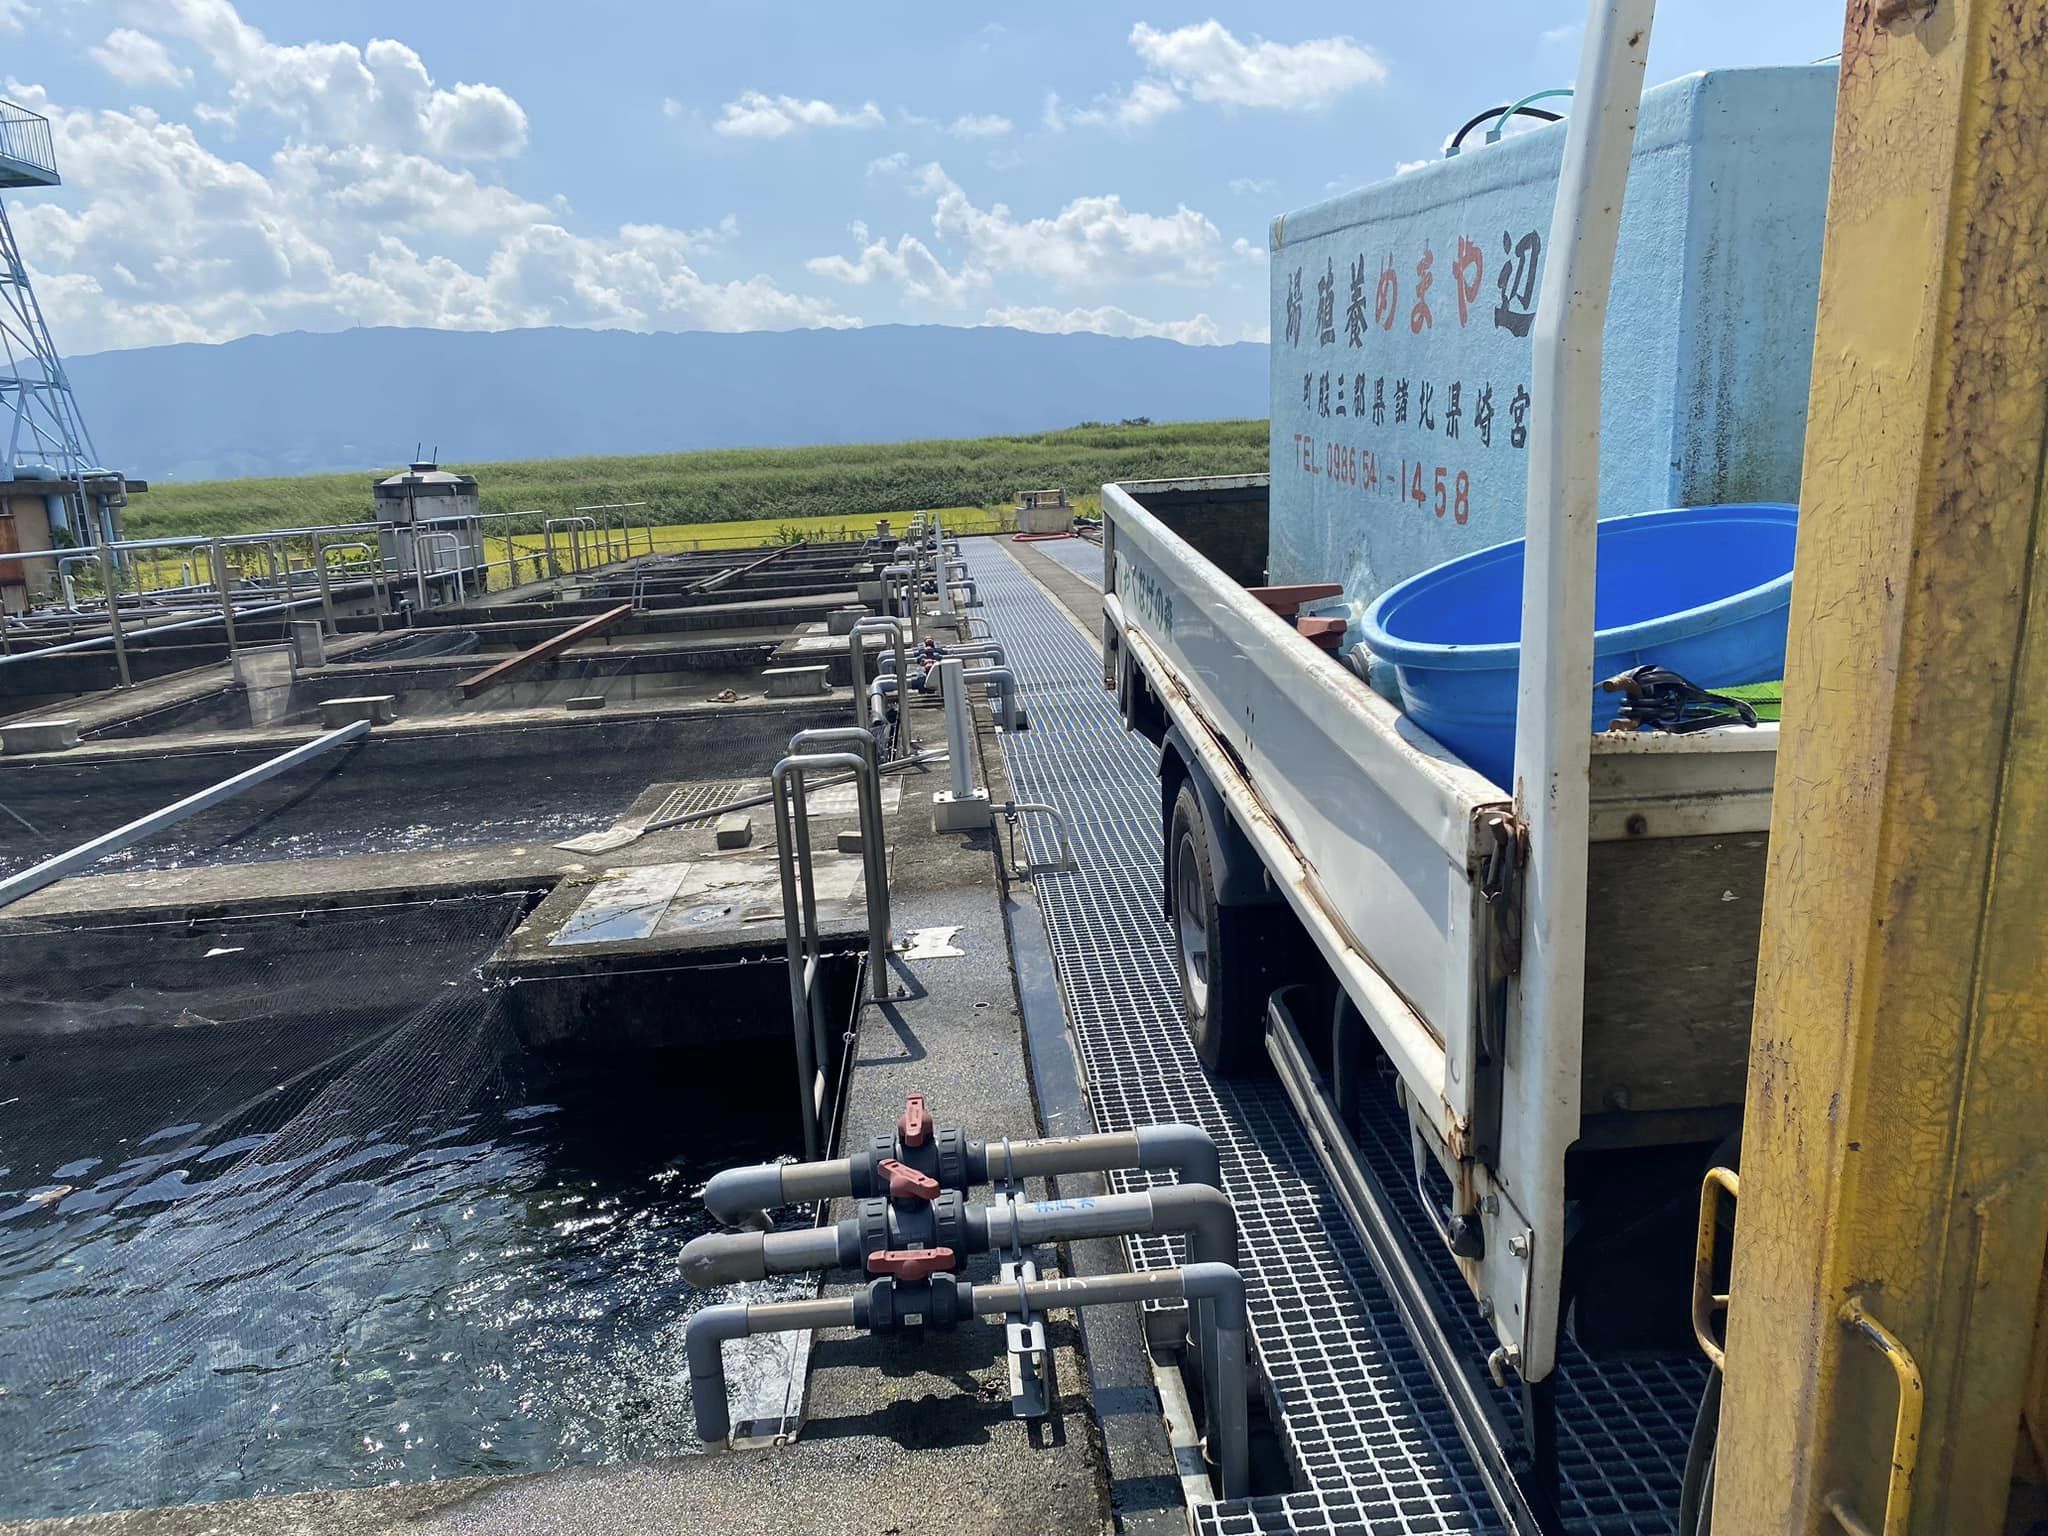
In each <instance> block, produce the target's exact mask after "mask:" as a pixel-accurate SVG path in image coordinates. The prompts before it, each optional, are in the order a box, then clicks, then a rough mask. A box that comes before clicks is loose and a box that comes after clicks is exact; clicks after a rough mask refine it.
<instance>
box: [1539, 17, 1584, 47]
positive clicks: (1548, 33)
mask: <svg viewBox="0 0 2048 1536" xmlns="http://www.w3.org/2000/svg"><path fill="white" fill-rule="evenodd" d="M1584 27H1585V23H1584V22H1580V21H1568V22H1566V23H1565V24H1564V25H1563V26H1561V27H1545V28H1544V29H1543V31H1542V33H1541V34H1540V36H1541V41H1542V43H1543V46H1544V47H1546V48H1556V47H1559V46H1560V45H1562V44H1564V43H1575V42H1577V41H1578V40H1579V33H1580V32H1581V31H1582V30H1583V29H1584Z"/></svg>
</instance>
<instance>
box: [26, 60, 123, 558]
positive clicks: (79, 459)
mask: <svg viewBox="0 0 2048 1536" xmlns="http://www.w3.org/2000/svg"><path fill="white" fill-rule="evenodd" d="M61 181H62V178H61V177H59V176H58V174H57V153H56V145H55V142H54V140H53V139H52V137H51V134H50V124H49V120H48V119H47V118H45V117H42V116H40V115H39V114H37V113H34V112H31V111H29V110H28V109H27V108H26V107H22V106H17V105H16V104H15V103H13V102H11V101H0V191H7V190H12V189H14V188H18V187H54V186H58V185H60V184H61ZM0 368H4V370H5V371H4V372H0V434H4V437H5V443H4V449H0V480H10V479H13V480H48V481H57V482H62V483H64V485H65V487H66V489H65V491H64V492H63V493H62V500H63V501H64V502H65V503H66V504H67V506H66V511H67V512H68V513H69V514H70V517H69V521H70V522H71V530H70V531H71V533H72V535H73V536H74V537H75V538H77V539H78V541H79V542H80V543H92V542H97V541H98V540H100V539H104V538H109V537H111V536H112V535H113V528H112V526H111V521H110V519H111V514H112V509H113V508H114V507H117V506H119V505H120V504H121V502H122V501H123V500H124V499H125V496H124V491H125V486H124V484H123V482H122V481H121V479H120V477H119V476H117V475H114V474H113V473H111V472H110V471H108V470H105V469H103V468H101V467H100V465H99V454H98V452H97V450H96V449H95V448H94V447H93V441H92V434H91V433H90V432H88V431H87V430H86V425H85V417H84V415H83V414H82V413H81V412H80V411H79V409H78V400H77V397H76V396H74V395H73V394H72V392H71V381H70V379H69V378H67V377H66V375H65V372H64V362H63V359H62V358H61V357H59V356H58V353H57V347H56V343H55V342H53V341H52V340H51V339H50V327H49V325H48V323H47V322H46V321H45V320H44V319H43V311H42V306H41V305H40V304H38V303H37V302H36V295H35V289H34V287H33V286H32V285H31V284H30V282H29V277H28V269H27V267H26V266H25V265H23V263H22V259H21V251H20V249H19V247H17V246H16V244H15V240H14V229H13V226H12V225H11V224H9V222H8V219H7V207H6V203H5V201H4V200H0Z"/></svg>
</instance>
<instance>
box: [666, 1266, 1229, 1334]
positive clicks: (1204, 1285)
mask: <svg viewBox="0 0 2048 1536" xmlns="http://www.w3.org/2000/svg"><path fill="white" fill-rule="evenodd" d="M1180 1279H1181V1294H1183V1295H1184V1296H1186V1297H1187V1298H1188V1300H1190V1301H1206V1302H1208V1303H1209V1304H1210V1305H1212V1306H1213V1307H1215V1309H1216V1327H1217V1329H1218V1330H1219V1331H1222V1332H1228V1331H1230V1330H1232V1329H1238V1330H1242V1329H1243V1328H1244V1327H1245V1326H1246V1322H1245V1319H1246V1313H1245V1305H1244V1277H1243V1276H1242V1275H1240V1274H1239V1273H1238V1272H1237V1270H1236V1269H1235V1268H1234V1267H1233V1266H1231V1265H1229V1264H1184V1265H1182V1266H1181V1271H1180ZM698 1316H699V1317H701V1316H703V1314H702V1313H701V1312H700V1313H699V1314H698ZM695 1320H696V1319H694V1318H693V1319H691V1321H692V1322H693V1323H694V1322H695Z"/></svg>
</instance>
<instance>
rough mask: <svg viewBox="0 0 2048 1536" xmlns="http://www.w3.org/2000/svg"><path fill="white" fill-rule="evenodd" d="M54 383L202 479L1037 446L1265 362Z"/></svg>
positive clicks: (670, 361)
mask: <svg viewBox="0 0 2048 1536" xmlns="http://www.w3.org/2000/svg"><path fill="white" fill-rule="evenodd" d="M67 366H68V367H69V369H70V371H71V379H72V384H73V387H74V388H75V389H76V390H77V393H78V397H79V403H80V405H81V407H82V408H83V410H84V412H85V416H86V420H87V422H88V423H89V424H90V426H91V429H92V434H93V438H94V441H95V442H96V444H97V445H98V447H99V450H100V453H101V455H102V457H104V458H105V459H106V460H107V462H108V463H109V465H110V466H112V467H115V468H119V469H121V470H123V471H125V472H127V473H128V474H130V475H134V476H139V477H141V478H144V479H150V480H164V479H178V480H206V479H219V478H225V477H232V476H243V475H289V474H302V473H309V472H312V471H316V470H345V469H367V468H373V467H376V466H380V465H386V464H397V463H402V462H404V461H405V460H407V459H410V458H411V457H412V456H413V451H414V444H415V443H423V444H425V445H426V450H427V451H428V452H432V451H433V449H434V447H435V446H436V445H437V444H438V445H439V449H440V454H441V456H442V457H443V458H445V459H447V460H449V461H451V462H453V461H461V462H469V463H474V462H478V461H483V460H492V459H539V458H555V457H559V456H563V455H570V454H610V453H660V452H678V451H682V450H686V449H694V448H738V447H778V446H785V445H790V444H799V443H853V442H887V441H893V440H898V439H904V438H924V437H982V436H987V435H990V434H1007V433H1022V432H1038V431H1045V430H1049V429H1051V428H1054V427H1066V426H1073V425H1075V424H1076V423H1078V422H1082V421H1118V420H1121V419H1123V418H1126V417H1134V416H1146V417H1150V418H1152V419H1153V420H1155V421H1202V420H1211V419H1215V418H1219V417H1247V416H1249V417H1260V416H1264V415H1265V414H1266V387H1267V377H1266V348H1265V347H1264V346H1263V345H1258V344H1255V343H1238V344H1236V345H1234V346H1227V347H1189V346H1182V345H1181V344H1179V343H1178V342H1172V341H1164V340H1158V339H1153V338H1145V339H1126V338H1121V337H1113V336H1097V335H1092V334H1086V333H1080V334H1073V335H1043V334H1039V333H1037V332H1032V331H1013V330H1002V329H997V328H994V327H982V328H972V329H970V328H964V327H957V326H905V325H880V326H869V327H866V328H864V329H861V330H845V331H749V332H744V333H740V334H719V333H713V332H707V331H686V332H657V333H643V332H632V331H586V330H567V329H562V328H559V327H556V328H547V329H537V330H521V331H491V332H479V331H434V330H406V329H395V328H384V329H364V330H351V331H340V332H334V333H327V334H313V333H309V332H303V331H296V332H292V333H291V334H289V335H283V336H251V337H247V338H245V339H243V340H240V341H231V342H226V343H224V344H222V345H218V346H204V345H195V344H181V345H177V346H168V347H142V348H138V349H135V350H133V351H124V352H99V353H93V354H90V355H88V356H84V357H77V358H72V359H70V360H69V361H68V363H67Z"/></svg>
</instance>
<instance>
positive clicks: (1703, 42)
mask: <svg viewBox="0 0 2048 1536" xmlns="http://www.w3.org/2000/svg"><path fill="white" fill-rule="evenodd" d="M1659 11H1660V14H1659V16H1658V19H1657V28H1656V32H1655V36H1654V38H1653V46H1652V52H1651V59H1650V78H1651V79H1652V80H1653V81H1656V80H1664V79H1669V78H1671V77H1672V76H1674V75H1678V74H1682V73H1685V72H1688V71H1691V70H1695V69H1702V68H1708V67H1716V66H1732V65H1748V64H1790V63H1806V62H1809V61H1811V60H1813V59H1816V58H1820V57H1823V56H1827V55H1830V54H1832V53H1833V52H1834V51H1835V49H1836V48H1837V46H1838V45H1839V40H1840V36H1841V11H1840V9H1839V7H1838V6H1835V5H1832V4H1814V3H1805V4H1800V3H1793V4H1786V3H1783V0H1775V3H1774V0H1665V3H1664V4H1663V5H1662V6H1660V8H1659ZM1583 14H1584V12H1583V10H1582V9H1581V8H1580V7H1579V6H1577V5H1575V4H1572V3H1570V0H1529V3H1525V4H1506V3H1500V0H1464V3H1461V4H1422V5H1415V6H1405V7H1394V6H1362V5H1356V4H1353V5H1346V6H1338V5H1334V4H1322V3H1312V4H1297V5H1287V6H1273V5H1265V6H1256V5H1242V4H1197V5H1196V6H1194V7H1193V8H1178V7H1175V6H1170V5H1168V6H1162V5H1157V4H1151V3H1139V4H1135V5H1129V6H1124V5H1109V4H1065V3H1040V4H1036V5H1033V6H1030V7H1010V6H989V7H981V8H976V7H969V6H939V5H929V4H924V5H913V4H838V5H796V4H772V3H770V4H764V3H758V0H756V3H749V4H745V5H721V6H712V5H698V4H681V3H677V4H663V5H653V4H630V3H627V0H582V3H579V4H575V5H566V6H565V5H551V6H547V7H539V6H525V5H516V4H502V3H501V4H484V3H472V0H433V3H431V4H425V5H422V4H418V3H412V4H401V3H395V0H346V3H326V4H322V5H319V6H317V7H315V6H308V5H305V4H303V3H301V4H289V3H284V0H0V89H4V91H5V93H6V94H7V95H8V96H9V97H11V98H13V99H14V100H17V101H21V102H23V103H25V104H26V105H29V106H31V107H33V108H35V109H36V110H38V111H44V112H47V113H49V114H50V115H51V117H52V118H53V120H54V123H55V127H56V131H57V143H58V154H59V157H60V161H61V165H62V169H63V172H64V175H65V178H66V183H67V184H66V185H65V186H64V187H63V188H61V189H57V190H53V191H31V192H23V193H20V194H17V195H15V196H14V197H13V198H12V199H11V200H10V202H9V205H8V207H9V213H10V216H11V217H12V219H13V221H14V224H15V229H16V233H17V236H18V237H19V239H20V242H21V245H22V247H23V251H24V254H25V255H26V257H27V259H28V261H29V263H30V265H31V267H32V269H33V271H34V273H35V276H36V280H37V286H38V292H39V294H40V295H41V297H42V300H43V303H44V307H45V309H46V311H47V313H48V316H49V320H50V324H51V327H52V329H53V331H54V332H55V334H56V337H57V340H58V343H59V345H60V346H61V347H62V348H64V349H65V350H66V351H68V352H72V353H82V352H89V351H97V350H103V349H106V348H112V347H126V346H142V345H151V344H156V343H162V342H169V341H225V340H229V339H232V338H233V337H236V336H241V335H247V334H251V333H258V332H274V331H285V330H300V329H306V330H336V329H341V328H344V327H347V326H351V325H380V324H382V325H434V326H452V327H464V328H484V329H501V328H506V327H511V326H523V325H543V324H564V325H594V326H618V327H624V328H629V329H641V330H704V329H711V330H747V329H755V328H764V327H772V328H780V327H789V326H801V325H854V324H870V325H872V324H882V323H888V322H917V323H936V324H947V325H980V324H1011V325H1020V326H1025V327H1028V328H1032V329H1039V330H1061V329H1089V330H1102V331H1109V332H1113V333H1117V334H1160V335H1167V336H1172V337H1175V338H1177V339H1180V340H1183V341H1189V342H1197V343H1214V342H1230V341H1240V340H1262V339H1264V336H1265V327H1266V312H1267V307H1266V297H1265V291H1266V264H1265V259H1264V248H1265V243H1266V231H1267V225H1268V223H1269V221H1270V219H1271V217H1272V215H1274V214H1275V213H1279V212H1283V211H1286V210H1289V209H1294V208H1299V207H1302V206H1305V205H1307V204H1309V203H1313V202H1316V201H1319V200H1321V199H1322V198H1324V197H1327V196H1329V195H1330V194H1331V193H1332V192H1333V191H1336V190H1339V189H1342V188H1345V187H1350V186H1358V185H1363V184H1365V183H1369V182H1372V181H1377V180H1380V179H1382V178H1384V177H1386V176H1389V175H1392V174H1394V173H1395V171H1396V169H1397V167H1398V166H1399V165H1401V164H1402V163H1404V162H1409V161H1414V160H1419V159H1424V158H1427V157H1433V156H1434V155H1435V154H1437V153H1438V152H1439V151H1440V149H1441V145H1442V142H1443V138H1444V135H1445V134H1446V133H1447V132H1448V131H1449V130H1450V129H1452V128H1454V127H1455V126H1456V125H1457V124H1458V123H1459V122H1460V121H1462V120H1463V119H1464V118H1465V117H1467V116H1469V115H1470V114H1471V113H1472V112H1474V111H1476V110H1478V109H1479V108H1480V107H1483V106H1486V105H1489V104H1492V103H1494V102H1497V101H1501V100H1506V99H1510V98H1513V97H1516V96H1520V95H1522V94H1525V93H1526V92H1529V91H1533V90H1537V89H1540V88H1543V87H1546V86H1552V85H1561V84H1568V83H1569V82H1570V79H1571V77H1572V75H1573V73H1574V71H1575V67H1576V63H1577V56H1578V44H1579V34H1578V22H1579V21H1580V19H1581V18H1582V16H1583Z"/></svg>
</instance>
